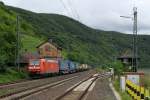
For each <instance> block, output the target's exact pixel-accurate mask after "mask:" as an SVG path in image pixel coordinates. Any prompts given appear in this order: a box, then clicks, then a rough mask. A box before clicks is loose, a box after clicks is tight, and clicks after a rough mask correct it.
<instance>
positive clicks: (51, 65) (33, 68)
mask: <svg viewBox="0 0 150 100" xmlns="http://www.w3.org/2000/svg"><path fill="white" fill-rule="evenodd" d="M87 69H89V66H88V65H87V64H79V63H76V62H73V61H70V60H62V59H59V60H58V59H45V58H43V59H32V60H30V61H29V65H28V72H29V74H30V75H46V74H55V73H56V74H67V73H74V72H78V71H84V70H87Z"/></svg>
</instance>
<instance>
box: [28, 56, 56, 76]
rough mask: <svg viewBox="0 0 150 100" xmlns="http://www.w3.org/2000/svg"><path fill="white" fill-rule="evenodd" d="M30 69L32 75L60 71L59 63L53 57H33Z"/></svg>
mask: <svg viewBox="0 0 150 100" xmlns="http://www.w3.org/2000/svg"><path fill="white" fill-rule="evenodd" d="M28 71H29V73H30V74H32V75H37V74H39V75H42V74H49V73H51V74H53V73H59V63H58V61H57V60H53V59H32V60H30V62H29V66H28Z"/></svg>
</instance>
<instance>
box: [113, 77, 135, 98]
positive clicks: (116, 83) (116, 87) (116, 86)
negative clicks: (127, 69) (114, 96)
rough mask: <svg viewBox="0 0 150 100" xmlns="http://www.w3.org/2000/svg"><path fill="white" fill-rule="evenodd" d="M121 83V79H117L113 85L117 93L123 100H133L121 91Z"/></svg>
mask: <svg viewBox="0 0 150 100" xmlns="http://www.w3.org/2000/svg"><path fill="white" fill-rule="evenodd" d="M119 82H120V81H119V79H115V80H114V82H113V85H114V87H115V89H116V90H117V92H118V93H119V94H120V96H121V100H132V98H131V97H130V96H129V95H128V94H127V93H126V92H123V91H121V89H120V83H119Z"/></svg>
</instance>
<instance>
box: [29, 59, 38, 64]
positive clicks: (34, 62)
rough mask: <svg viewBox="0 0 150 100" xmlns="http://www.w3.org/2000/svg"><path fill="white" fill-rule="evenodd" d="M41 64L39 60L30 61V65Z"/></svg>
mask: <svg viewBox="0 0 150 100" xmlns="http://www.w3.org/2000/svg"><path fill="white" fill-rule="evenodd" d="M39 64H40V62H39V60H32V61H30V65H39Z"/></svg>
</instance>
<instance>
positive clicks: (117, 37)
mask: <svg viewBox="0 0 150 100" xmlns="http://www.w3.org/2000/svg"><path fill="white" fill-rule="evenodd" d="M6 9H7V10H6ZM0 11H3V14H1V15H0V19H1V20H3V21H4V23H6V22H7V21H8V20H6V19H5V18H3V15H7V18H8V19H9V18H12V17H13V19H12V20H15V19H14V18H15V17H16V15H17V14H18V15H20V17H21V19H20V23H21V26H20V27H21V29H22V31H23V32H22V35H23V36H22V50H24V49H28V51H31V52H33V51H34V50H35V49H34V48H35V47H36V45H38V43H40V42H42V41H44V40H46V39H48V38H52V39H53V40H54V42H56V43H57V44H58V45H60V46H61V47H62V48H63V55H64V57H65V58H70V59H72V60H74V61H79V62H81V63H88V64H92V65H101V64H108V63H109V62H110V61H112V60H114V59H115V58H116V57H117V56H119V55H120V54H121V53H122V52H123V51H125V50H127V49H131V47H132V46H131V43H132V38H131V35H127V34H122V33H118V32H108V31H102V30H95V29H92V28H90V27H87V26H85V25H83V24H81V23H80V22H78V21H76V20H74V19H71V18H68V17H66V16H62V15H56V14H39V13H34V12H30V11H26V10H23V9H19V8H14V7H10V6H9V7H8V6H7V7H6V6H5V5H3V4H0ZM10 12H11V13H13V14H14V15H13V14H9V13H10ZM12 20H11V19H10V20H9V21H8V22H11V21H12ZM0 23H1V21H0ZM7 26H8V27H10V28H12V27H14V24H13V25H7ZM2 27H3V25H2ZM4 29H5V28H4ZM0 30H1V28H0ZM5 30H7V28H6V29H5ZM12 33H13V34H14V35H15V32H14V31H13V32H11V31H10V34H12ZM0 34H2V33H0ZM10 34H9V35H10ZM0 37H1V35H0ZM2 37H3V36H2ZM4 41H6V42H8V40H7V39H5V40H4ZM138 42H139V45H138V46H139V48H140V49H139V53H140V58H141V61H140V66H142V67H149V65H150V61H149V59H150V46H149V43H150V36H144V35H143V36H139V41H138ZM13 43H15V41H14V42H11V43H10V45H12V44H13ZM1 48H2V47H0V49H1ZM6 48H7V47H6ZM0 59H1V57H0Z"/></svg>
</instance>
